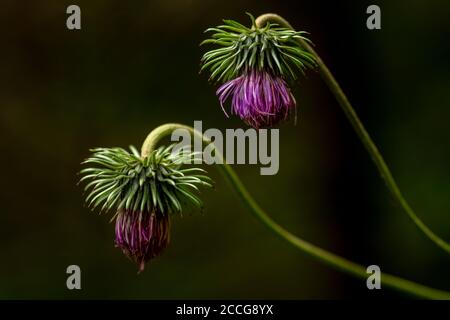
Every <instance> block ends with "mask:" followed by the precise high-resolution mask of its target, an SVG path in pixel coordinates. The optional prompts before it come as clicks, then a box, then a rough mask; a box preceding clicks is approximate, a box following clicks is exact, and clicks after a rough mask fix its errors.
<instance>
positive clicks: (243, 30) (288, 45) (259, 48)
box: [200, 14, 316, 82]
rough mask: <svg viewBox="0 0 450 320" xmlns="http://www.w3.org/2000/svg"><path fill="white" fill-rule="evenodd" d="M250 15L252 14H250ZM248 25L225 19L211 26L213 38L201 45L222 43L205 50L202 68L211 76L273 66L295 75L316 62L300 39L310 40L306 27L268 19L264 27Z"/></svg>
mask: <svg viewBox="0 0 450 320" xmlns="http://www.w3.org/2000/svg"><path fill="white" fill-rule="evenodd" d="M249 15H250V14H249ZM250 17H251V19H252V22H253V26H252V28H247V27H245V26H243V25H242V24H240V23H238V22H236V21H234V20H223V22H224V25H220V26H217V27H216V28H209V29H207V30H206V31H205V32H212V35H211V38H210V39H206V40H204V41H203V42H202V43H201V45H203V44H207V43H211V44H215V45H219V46H221V47H220V48H218V49H214V50H211V51H208V52H206V53H205V54H204V55H203V57H202V60H201V61H202V67H201V69H200V71H203V70H209V71H210V72H211V76H210V80H213V81H216V82H220V81H223V82H225V81H229V80H231V79H234V78H236V77H237V76H239V75H240V74H241V73H242V72H243V71H246V70H249V69H259V70H262V69H265V70H270V71H271V72H273V73H274V74H276V75H281V76H284V77H288V78H291V79H296V73H295V71H297V70H299V71H301V72H302V73H303V72H304V70H305V69H306V68H313V67H315V66H316V61H315V59H314V56H313V55H312V54H310V53H309V52H307V51H305V49H304V48H303V47H302V46H301V45H300V43H299V42H298V39H302V40H304V41H307V42H309V43H310V40H309V39H307V38H306V37H305V36H304V35H305V34H306V33H307V32H305V31H295V30H292V29H288V28H283V27H280V26H278V25H277V24H274V23H268V24H267V25H266V26H265V27H263V28H258V27H257V26H256V25H255V20H254V18H253V17H252V16H251V15H250Z"/></svg>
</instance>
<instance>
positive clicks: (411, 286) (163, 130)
mask: <svg viewBox="0 0 450 320" xmlns="http://www.w3.org/2000/svg"><path fill="white" fill-rule="evenodd" d="M177 129H184V130H188V131H189V132H190V133H191V135H193V136H197V137H199V138H201V139H202V140H203V142H204V143H205V144H209V143H212V142H211V141H210V140H209V139H207V138H206V137H204V136H203V135H202V133H201V132H198V131H195V130H194V129H193V128H192V127H189V126H186V125H182V124H176V123H169V124H164V125H161V126H159V127H157V128H156V129H154V130H153V131H152V132H150V134H149V135H148V136H147V138H146V139H145V141H144V143H143V145H142V149H141V155H142V156H143V157H145V156H147V155H149V154H150V153H151V152H152V151H153V150H155V148H156V146H157V145H158V143H159V142H161V140H162V139H164V138H165V137H166V136H168V135H170V134H171V133H172V132H173V131H175V130H177ZM215 150H216V152H217V153H218V155H219V156H220V157H221V160H222V162H223V163H224V164H223V165H220V169H221V172H222V173H223V174H224V176H225V177H226V178H227V180H228V181H229V182H230V184H231V186H232V187H233V189H234V190H235V191H236V192H237V195H238V196H239V198H240V199H241V200H242V202H243V203H244V204H245V206H246V207H247V208H248V209H249V210H250V211H251V212H252V213H253V215H254V216H255V217H256V218H257V219H258V220H259V221H260V222H262V224H263V225H264V226H266V227H267V228H268V229H269V230H270V231H272V232H273V233H275V234H276V235H278V236H279V237H280V238H281V239H283V240H285V241H287V242H288V243H290V244H291V245H292V246H293V247H295V248H297V249H298V250H300V251H302V252H304V253H306V254H308V255H310V256H311V257H313V258H315V259H316V260H318V261H320V262H323V263H325V264H327V265H329V266H331V267H333V268H335V269H337V270H340V271H343V272H345V273H348V274H350V275H352V276H355V277H357V278H361V279H367V277H368V274H367V272H366V268H364V267H363V266H361V265H359V264H356V263H354V262H352V261H349V260H347V259H345V258H342V257H340V256H338V255H335V254H333V253H331V252H329V251H326V250H324V249H322V248H319V247H317V246H315V245H313V244H311V243H309V242H307V241H305V240H303V239H301V238H299V237H297V236H295V235H293V234H292V233H290V232H289V231H287V230H286V229H284V228H283V227H281V226H280V225H278V224H277V223H276V222H275V221H274V220H272V218H270V216H269V215H268V214H267V213H266V212H265V211H264V210H263V209H262V208H261V207H260V206H259V205H258V203H257V202H256V201H255V199H253V197H252V196H251V195H250V193H249V192H248V190H247V189H246V188H245V186H244V185H243V184H242V182H241V180H240V179H239V177H238V176H237V174H236V172H235V171H234V170H233V168H231V166H230V165H228V164H227V163H226V162H225V160H224V159H223V157H222V154H220V151H219V150H218V149H215ZM381 283H382V286H387V287H390V288H393V289H396V290H398V291H401V292H403V293H407V294H410V295H413V296H416V297H419V298H427V299H449V300H450V293H449V292H446V291H441V290H437V289H433V288H430V287H426V286H424V285H421V284H417V283H414V282H412V281H409V280H405V279H402V278H399V277H396V276H393V275H389V274H386V273H382V275H381Z"/></svg>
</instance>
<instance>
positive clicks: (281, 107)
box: [216, 70, 296, 128]
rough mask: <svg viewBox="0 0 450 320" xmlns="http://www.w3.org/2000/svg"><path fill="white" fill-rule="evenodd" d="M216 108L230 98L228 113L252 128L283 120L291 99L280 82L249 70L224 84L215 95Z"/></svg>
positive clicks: (280, 79)
mask: <svg viewBox="0 0 450 320" xmlns="http://www.w3.org/2000/svg"><path fill="white" fill-rule="evenodd" d="M216 94H217V96H218V97H219V101H220V105H221V106H222V109H223V110H224V112H225V114H226V115H227V116H228V114H227V113H226V111H225V109H224V107H223V104H224V103H225V101H226V100H227V99H228V98H229V97H230V96H231V112H232V114H236V115H238V116H239V117H240V118H241V119H242V120H244V121H245V122H246V123H247V124H248V125H250V126H252V127H254V128H263V127H271V126H273V125H275V124H277V123H278V122H280V121H282V120H286V119H287V118H288V116H289V113H290V111H291V110H293V109H295V106H296V102H295V98H294V96H293V95H292V93H291V90H290V89H289V86H288V85H287V84H286V82H285V81H284V79H282V78H281V77H279V76H276V75H273V74H271V73H269V72H266V71H263V70H251V71H248V72H246V73H244V74H243V75H241V76H240V77H238V78H236V79H233V80H231V81H228V82H226V83H224V84H223V85H222V86H220V87H219V89H218V90H217V92H216Z"/></svg>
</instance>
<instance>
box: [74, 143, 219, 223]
mask: <svg viewBox="0 0 450 320" xmlns="http://www.w3.org/2000/svg"><path fill="white" fill-rule="evenodd" d="M130 149H131V153H130V152H128V151H126V150H125V149H122V148H96V149H92V150H91V151H92V152H93V154H92V156H91V157H89V158H88V159H87V160H86V161H84V162H83V163H82V164H86V165H95V167H89V168H86V169H83V170H81V172H80V174H82V175H83V177H82V178H81V180H80V182H82V181H85V180H87V181H89V183H87V185H86V186H85V188H84V189H85V191H88V195H87V197H86V202H87V203H88V206H89V207H90V208H92V209H95V208H97V207H98V206H100V205H102V206H101V210H100V212H102V211H104V210H105V211H108V210H110V209H113V208H115V209H116V210H117V212H118V211H119V210H120V209H125V210H140V211H147V212H151V211H153V210H158V211H159V212H161V213H163V214H165V213H180V212H181V211H182V203H190V204H193V205H194V206H197V207H202V202H201V200H200V199H199V198H198V197H197V196H196V194H195V192H196V191H199V189H198V186H207V187H211V186H212V180H211V179H210V178H209V177H208V176H206V175H204V173H206V171H205V170H203V169H201V168H193V167H192V168H184V169H183V168H181V166H182V164H184V163H186V162H187V161H189V160H192V159H194V158H195V157H196V154H195V153H192V152H191V153H187V152H177V153H172V149H173V145H171V146H169V147H160V148H159V149H157V150H154V151H153V152H152V153H151V154H150V155H149V156H147V157H145V158H141V157H140V155H139V153H138V152H137V150H136V149H135V148H134V147H130ZM115 217H116V216H114V217H113V218H112V220H113V219H114V218H115Z"/></svg>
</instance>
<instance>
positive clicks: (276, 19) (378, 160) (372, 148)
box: [255, 13, 450, 253]
mask: <svg viewBox="0 0 450 320" xmlns="http://www.w3.org/2000/svg"><path fill="white" fill-rule="evenodd" d="M268 22H271V23H276V24H278V25H280V26H282V27H286V28H290V29H293V28H292V26H291V25H290V23H289V22H287V21H286V20H285V19H284V18H282V17H280V16H279V15H277V14H273V13H267V14H263V15H261V16H259V17H258V18H257V19H256V21H255V23H256V26H257V27H260V28H262V27H265V26H266V25H267V23H268ZM298 42H299V43H300V45H301V46H302V47H304V48H305V49H306V51H308V52H309V53H311V54H312V55H314V57H315V58H316V62H317V67H318V69H319V72H320V74H321V76H322V79H323V80H324V81H325V83H326V84H327V86H328V88H329V89H330V90H331V92H332V93H333V95H334V96H335V98H336V100H337V102H338V103H339V105H340V106H341V108H342V110H343V111H344V113H345V115H346V116H347V119H348V120H349V121H350V123H351V125H352V126H353V129H354V130H355V131H356V134H357V135H358V137H359V139H360V140H361V142H362V143H363V145H364V147H365V148H366V150H367V152H369V154H370V156H371V158H372V160H373V162H374V163H375V165H376V167H377V169H378V171H379V172H380V174H381V177H382V178H383V179H384V181H385V182H386V185H387V188H388V189H389V191H390V192H391V193H392V195H393V196H394V198H395V199H396V200H397V201H398V203H399V204H400V206H401V207H402V208H403V210H404V211H405V212H406V213H407V214H408V216H409V217H410V218H411V220H412V221H413V222H414V223H415V224H416V226H417V227H418V228H419V229H420V230H422V232H423V233H424V234H425V235H426V236H427V237H428V238H429V239H431V241H433V242H434V243H435V244H436V245H437V246H439V247H440V248H442V249H443V250H445V251H446V252H447V253H450V244H448V243H447V242H446V241H445V240H443V239H442V238H440V237H439V236H438V235H436V234H435V233H434V232H433V231H431V229H430V228H428V227H427V226H426V225H425V224H424V223H423V221H422V220H421V219H420V218H419V217H418V216H417V215H416V213H415V212H414V211H413V209H412V208H411V206H410V205H409V204H408V202H407V201H406V199H405V198H404V197H403V195H402V193H401V191H400V189H399V187H398V185H397V183H396V182H395V180H394V177H393V176H392V174H391V171H390V170H389V167H388V166H387V164H386V162H385V161H384V159H383V157H382V156H381V154H380V152H379V151H378V148H377V146H376V145H375V143H374V142H373V141H372V139H371V138H370V135H369V133H368V132H367V130H366V129H365V128H364V126H363V124H362V122H361V120H360V119H359V117H358V115H357V114H356V112H355V110H354V109H353V107H352V105H351V104H350V102H349V100H348V99H347V96H346V95H345V93H344V91H342V88H341V87H340V86H339V84H338V83H337V81H336V79H335V78H334V76H333V74H332V73H331V72H330V70H329V69H328V67H327V66H326V65H325V63H324V62H323V60H322V59H321V58H320V56H319V55H318V54H317V53H316V51H314V49H313V48H312V47H311V46H310V45H309V44H308V43H307V42H306V41H304V40H303V39H298Z"/></svg>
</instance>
